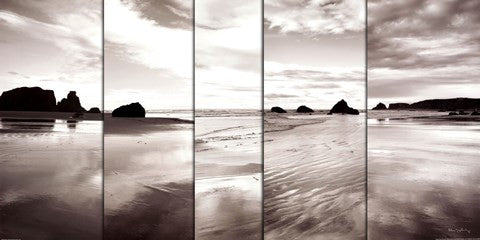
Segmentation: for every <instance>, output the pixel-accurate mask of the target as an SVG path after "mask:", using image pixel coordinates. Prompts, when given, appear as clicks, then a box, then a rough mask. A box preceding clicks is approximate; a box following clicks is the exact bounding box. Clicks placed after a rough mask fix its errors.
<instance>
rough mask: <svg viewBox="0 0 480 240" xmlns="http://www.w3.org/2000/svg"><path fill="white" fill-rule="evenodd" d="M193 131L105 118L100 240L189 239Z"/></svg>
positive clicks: (169, 122)
mask: <svg viewBox="0 0 480 240" xmlns="http://www.w3.org/2000/svg"><path fill="white" fill-rule="evenodd" d="M192 148H193V129H192V124H189V123H182V122H181V121H180V122H179V121H177V120H174V119H156V118H149V119H148V118H146V119H125V118H123V119H121V118H115V119H114V118H111V117H109V116H107V117H106V119H105V165H104V167H105V170H104V177H105V180H104V181H105V183H104V184H105V188H104V201H105V206H104V207H105V229H104V239H112V240H113V239H186V240H187V239H193V149H192Z"/></svg>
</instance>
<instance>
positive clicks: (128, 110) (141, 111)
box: [112, 102, 145, 118]
mask: <svg viewBox="0 0 480 240" xmlns="http://www.w3.org/2000/svg"><path fill="white" fill-rule="evenodd" d="M112 117H142V118H143V117H145V108H143V107H142V105H141V104H140V103H138V102H136V103H130V104H128V105H123V106H121V107H119V108H117V109H115V110H113V112H112Z"/></svg>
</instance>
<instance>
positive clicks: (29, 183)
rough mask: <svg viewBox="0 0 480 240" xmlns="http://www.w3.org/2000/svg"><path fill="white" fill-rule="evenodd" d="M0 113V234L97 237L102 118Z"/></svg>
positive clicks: (7, 236)
mask: <svg viewBox="0 0 480 240" xmlns="http://www.w3.org/2000/svg"><path fill="white" fill-rule="evenodd" d="M0 116H1V117H2V119H5V117H8V118H9V119H10V118H16V119H17V120H15V121H10V120H11V119H10V120H7V121H1V122H0V152H1V153H0V214H1V217H0V237H1V238H5V239H79V240H80V239H82V240H83V239H102V131H101V129H102V123H101V122H100V121H86V120H79V121H78V122H75V123H67V121H66V120H62V119H56V117H58V113H42V114H41V115H35V114H34V113H31V112H29V113H19V112H8V113H5V112H2V113H1V114H0ZM32 117H36V118H35V119H32ZM43 118H48V119H49V120H48V121H43V120H39V119H43ZM18 119H24V120H18Z"/></svg>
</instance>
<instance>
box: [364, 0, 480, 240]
mask: <svg viewBox="0 0 480 240" xmlns="http://www.w3.org/2000/svg"><path fill="white" fill-rule="evenodd" d="M479 11H480V1H475V0H453V1H395V2H394V1H368V14H369V15H368V36H367V37H368V76H369V79H368V107H369V109H371V110H369V112H368V118H369V119H368V238H369V239H440V238H442V239H444V238H445V239H467V238H476V237H479V236H480V228H479V226H480V204H478V200H479V196H480V190H479V188H478V186H479V184H480V175H479V174H478V173H479V172H480V163H479V161H478V160H479V159H480V124H479V123H480V117H479V113H478V110H479V109H480V98H479V97H480V91H479V89H480V71H479V66H480V41H479V40H480V38H479V37H480V34H479V30H478V29H479V28H478V26H479V24H480V17H479V15H478V13H479Z"/></svg>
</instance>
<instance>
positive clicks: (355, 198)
mask: <svg viewBox="0 0 480 240" xmlns="http://www.w3.org/2000/svg"><path fill="white" fill-rule="evenodd" d="M362 115H363V114H362ZM362 115H360V116H347V115H345V116H343V115H333V116H326V115H318V116H317V117H318V118H319V119H320V120H322V121H321V122H315V121H311V120H312V119H311V118H312V116H310V115H309V116H306V118H305V122H307V123H309V124H307V125H303V123H302V121H298V120H299V119H301V117H299V116H293V117H292V119H295V120H296V122H295V124H297V125H298V126H297V127H295V128H293V129H290V130H286V131H276V132H268V133H266V134H265V146H264V150H265V163H264V169H265V179H264V223H265V226H264V231H265V239H268V240H270V239H271V240H274V239H364V238H365V164H366V163H365V118H364V116H362ZM278 117H280V116H275V115H273V114H270V115H267V116H266V119H267V121H268V122H278V123H279V124H285V123H282V122H285V121H289V120H282V121H276V120H275V119H271V118H278ZM290 121H291V120H290ZM291 122H293V121H291ZM268 126H269V128H273V129H275V128H276V126H275V124H273V125H268ZM265 131H269V129H265Z"/></svg>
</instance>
